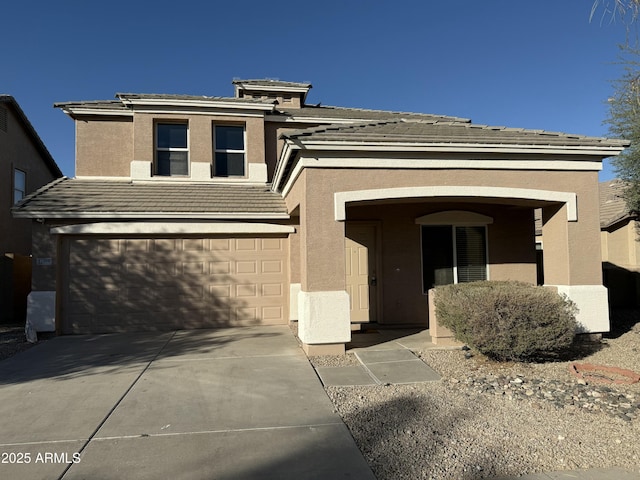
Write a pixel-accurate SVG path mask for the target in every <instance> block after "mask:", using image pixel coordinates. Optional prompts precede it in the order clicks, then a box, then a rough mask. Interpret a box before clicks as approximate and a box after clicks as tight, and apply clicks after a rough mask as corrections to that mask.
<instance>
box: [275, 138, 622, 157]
mask: <svg viewBox="0 0 640 480" xmlns="http://www.w3.org/2000/svg"><path fill="white" fill-rule="evenodd" d="M283 138H286V139H287V140H288V141H290V142H292V144H293V143H294V142H295V143H296V144H298V145H299V146H300V148H304V149H306V150H325V151H340V150H350V151H372V150H375V151H378V152H379V151H385V152H391V151H396V152H457V153H510V154H514V153H521V154H562V155H571V154H574V155H575V154H579V155H590V156H597V157H603V158H604V157H610V156H615V155H618V154H620V153H621V152H622V151H623V150H624V149H625V147H624V146H620V145H602V146H597V145H536V144H528V145H527V144H513V145H509V144H503V143H431V142H426V143H418V142H345V141H317V140H316V141H305V140H304V138H300V137H297V138H295V137H294V138H291V137H286V136H284V137H283Z"/></svg>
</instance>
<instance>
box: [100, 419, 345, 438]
mask: <svg viewBox="0 0 640 480" xmlns="http://www.w3.org/2000/svg"><path fill="white" fill-rule="evenodd" d="M335 426H344V422H331V423H314V424H309V425H286V426H274V427H255V428H229V429H221V430H200V431H196V432H169V433H141V434H138V435H117V436H110V437H95V438H93V439H92V440H93V441H94V442H100V441H109V440H127V439H134V438H152V437H180V436H186V435H211V434H220V433H242V432H259V431H272V430H295V429H301V428H319V427H335Z"/></svg>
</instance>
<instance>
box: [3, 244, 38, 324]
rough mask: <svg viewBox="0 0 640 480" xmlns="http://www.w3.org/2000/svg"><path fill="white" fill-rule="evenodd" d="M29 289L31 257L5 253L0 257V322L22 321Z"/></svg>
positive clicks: (25, 313)
mask: <svg viewBox="0 0 640 480" xmlns="http://www.w3.org/2000/svg"><path fill="white" fill-rule="evenodd" d="M30 291H31V257H29V256H25V255H16V254H11V253H6V254H4V255H2V256H1V257H0V323H3V324H9V323H24V321H25V320H26V315H27V296H28V295H29V292H30Z"/></svg>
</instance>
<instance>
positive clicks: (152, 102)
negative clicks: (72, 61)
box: [121, 97, 273, 112]
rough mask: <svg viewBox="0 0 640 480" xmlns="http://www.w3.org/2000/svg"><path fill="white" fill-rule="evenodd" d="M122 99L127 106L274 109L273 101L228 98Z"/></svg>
mask: <svg viewBox="0 0 640 480" xmlns="http://www.w3.org/2000/svg"><path fill="white" fill-rule="evenodd" d="M121 101H122V103H123V104H124V105H126V106H134V107H136V106H147V107H158V106H163V107H200V108H202V107H214V108H229V109H242V110H261V111H265V112H266V111H271V110H273V104H271V103H255V102H242V101H228V100H216V99H202V100H195V99H175V98H173V99H172V98H140V99H137V98H135V99H134V98H127V97H121Z"/></svg>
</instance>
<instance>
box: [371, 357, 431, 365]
mask: <svg viewBox="0 0 640 480" xmlns="http://www.w3.org/2000/svg"><path fill="white" fill-rule="evenodd" d="M407 362H422V360H420V359H419V358H416V359H414V360H385V361H384V362H367V365H382V364H385V363H407ZM422 363H424V362H422Z"/></svg>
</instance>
